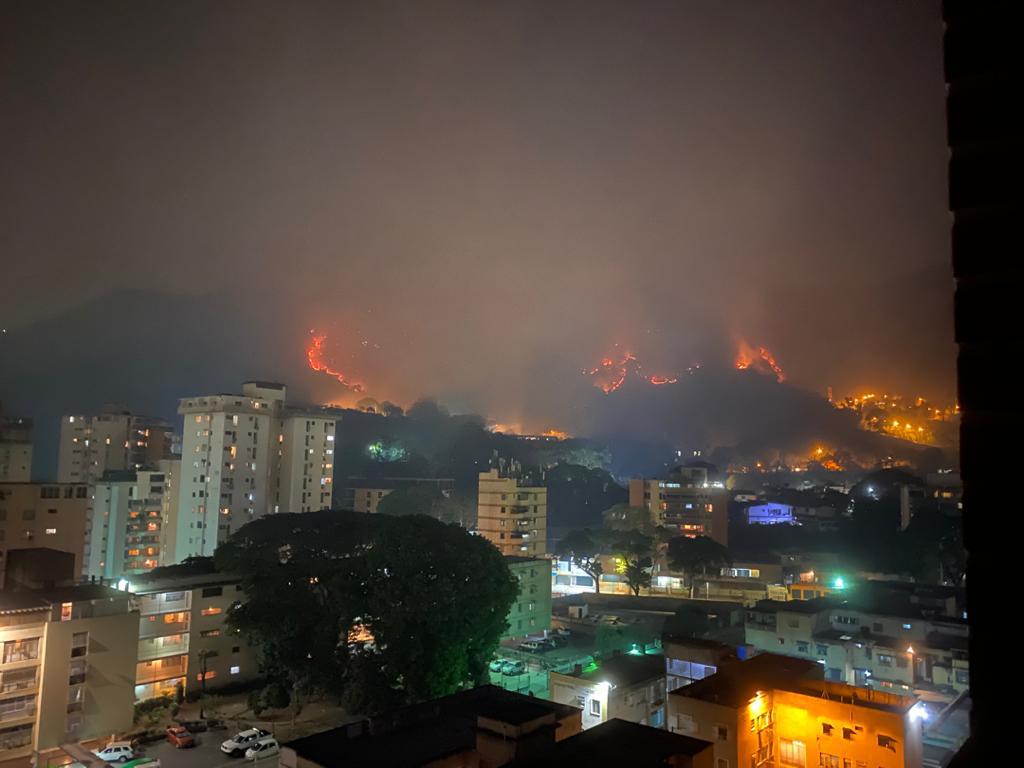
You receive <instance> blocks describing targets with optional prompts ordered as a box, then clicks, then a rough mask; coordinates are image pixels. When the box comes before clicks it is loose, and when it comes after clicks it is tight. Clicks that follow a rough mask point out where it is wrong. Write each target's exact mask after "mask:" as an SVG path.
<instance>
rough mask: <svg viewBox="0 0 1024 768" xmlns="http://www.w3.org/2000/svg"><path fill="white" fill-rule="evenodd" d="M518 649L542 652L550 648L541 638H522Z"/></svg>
mask: <svg viewBox="0 0 1024 768" xmlns="http://www.w3.org/2000/svg"><path fill="white" fill-rule="evenodd" d="M519 650H520V651H526V652H527V653H543V652H544V651H549V650H551V647H550V646H549V645H547V644H546V643H545V642H544V641H543V640H523V642H521V643H520V644H519Z"/></svg>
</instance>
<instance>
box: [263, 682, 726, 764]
mask: <svg viewBox="0 0 1024 768" xmlns="http://www.w3.org/2000/svg"><path fill="white" fill-rule="evenodd" d="M581 729H582V725H581V713H580V710H579V709H578V708H576V707H572V706H568V705H565V704H556V703H554V702H551V701H545V700H543V699H536V698H533V697H530V696H523V695H521V694H518V693H512V692H511V691H506V690H504V689H502V688H497V687H495V686H490V685H488V686H483V687H480V688H474V689H472V690H468V691H461V692H459V693H456V694H452V695H451V696H445V697H444V698H441V699H437V700H435V701H429V702H424V703H423V704H416V705H413V706H410V707H404V708H402V709H398V710H394V711H391V712H386V713H384V714H383V715H380V716H378V717H374V718H371V719H368V720H361V721H359V722H356V723H351V724H349V725H346V726H342V727H340V728H335V729H333V730H330V731H325V732H324V733H318V734H315V735H313V736H307V737H306V738H304V739H297V740H295V741H292V742H289V743H288V744H285V745H284V746H283V747H282V749H281V766H282V768H341V766H352V765H361V766H370V765H372V766H378V767H379V768H414V767H415V768H419V767H420V766H430V768H498V766H515V767H516V768H534V767H538V766H566V765H586V766H588V768H600V766H615V768H621V766H626V765H628V766H631V767H635V768H663V767H664V766H670V767H671V768H713V762H712V745H711V744H710V743H709V742H706V741H701V740H699V739H694V738H690V737H687V736H680V735H676V734H670V733H666V732H665V731H662V730H658V729H655V728H648V727H646V726H641V725H635V724H633V723H626V722H623V721H621V720H611V721H609V722H607V723H605V724H603V725H601V726H598V727H596V728H592V729H590V730H589V731H586V732H582V730H581Z"/></svg>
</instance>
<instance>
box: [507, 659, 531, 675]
mask: <svg viewBox="0 0 1024 768" xmlns="http://www.w3.org/2000/svg"><path fill="white" fill-rule="evenodd" d="M525 672H526V662H525V661H506V662H505V663H504V664H503V665H502V667H501V674H503V675H522V674H524V673H525Z"/></svg>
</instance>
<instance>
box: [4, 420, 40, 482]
mask: <svg viewBox="0 0 1024 768" xmlns="http://www.w3.org/2000/svg"><path fill="white" fill-rule="evenodd" d="M31 479H32V419H15V418H8V417H5V416H4V415H3V413H2V412H0V483H27V482H28V481H29V480H31Z"/></svg>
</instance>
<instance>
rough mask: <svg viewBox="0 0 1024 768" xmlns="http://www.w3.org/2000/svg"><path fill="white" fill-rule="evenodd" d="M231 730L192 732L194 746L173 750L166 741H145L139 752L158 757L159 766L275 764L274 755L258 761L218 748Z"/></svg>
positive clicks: (218, 767)
mask: <svg viewBox="0 0 1024 768" xmlns="http://www.w3.org/2000/svg"><path fill="white" fill-rule="evenodd" d="M234 733H235V731H234V729H231V730H230V731H229V730H226V729H225V730H215V731H207V732H205V733H197V734H195V740H196V746H194V747H191V748H188V749H177V748H176V747H174V746H172V745H171V744H170V743H168V742H166V741H159V742H157V743H155V744H149V745H147V746H145V747H143V748H141V749H140V750H139V751H140V753H141V754H142V755H145V756H146V757H155V758H158V759H159V760H160V766H161V768H193V766H194V767H195V768H229V766H230V767H233V768H251V766H253V765H257V766H258V768H272V767H273V766H276V765H277V757H276V756H274V757H272V758H266V759H264V760H262V761H260V762H258V763H254V762H253V761H251V760H246V759H245V758H244V757H228V756H227V755H225V754H224V753H223V752H221V751H220V745H221V742H223V741H224V740H225V739H228V738H229V737H231V736H232V735H234Z"/></svg>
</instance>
